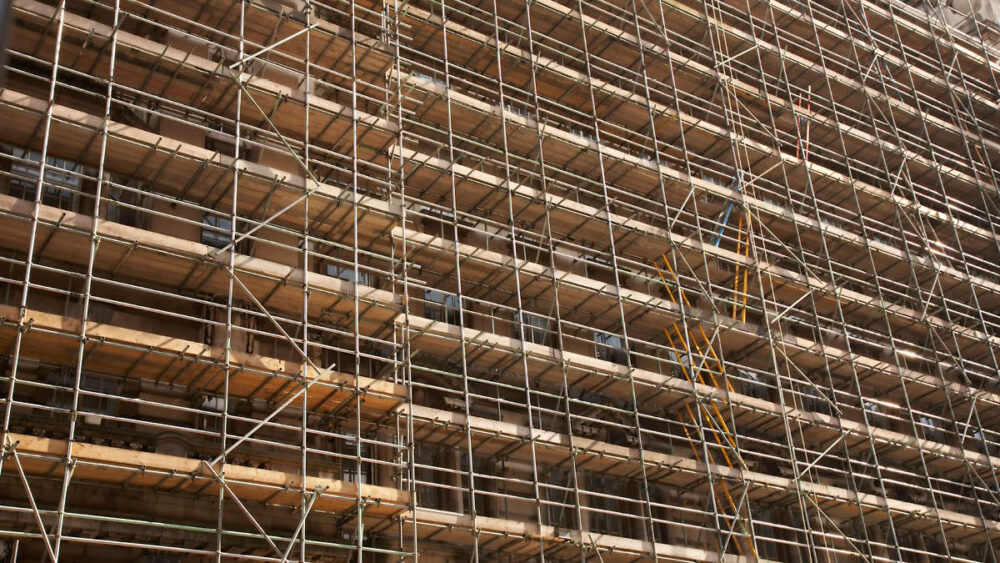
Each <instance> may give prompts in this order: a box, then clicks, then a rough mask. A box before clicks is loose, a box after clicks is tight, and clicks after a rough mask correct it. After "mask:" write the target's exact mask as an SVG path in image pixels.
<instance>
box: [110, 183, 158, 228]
mask: <svg viewBox="0 0 1000 563" xmlns="http://www.w3.org/2000/svg"><path fill="white" fill-rule="evenodd" d="M107 198H108V221H114V222H115V223H121V224H122V225H128V226H129V227H139V228H144V227H145V219H146V214H145V213H143V211H142V209H143V208H145V207H148V205H147V201H146V198H145V197H144V196H143V194H142V192H141V191H139V190H135V189H130V188H120V187H118V186H112V185H109V186H108V191H107Z"/></svg>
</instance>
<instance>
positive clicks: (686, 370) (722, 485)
mask: <svg viewBox="0 0 1000 563" xmlns="http://www.w3.org/2000/svg"><path fill="white" fill-rule="evenodd" d="M743 223H744V217H743V215H742V214H740V217H739V230H738V233H739V234H738V243H737V252H738V253H742V254H743V255H747V254H748V253H749V242H750V241H749V239H748V238H747V239H746V240H745V237H744V234H743V227H744V224H743ZM746 236H747V237H748V236H749V235H746ZM660 256H661V257H662V258H663V265H664V266H665V269H666V270H667V272H668V273H669V275H670V277H671V278H672V279H673V285H674V286H675V287H676V288H677V292H676V295H675V293H674V290H673V289H671V284H670V283H669V282H668V281H667V277H666V276H665V275H664V273H663V270H661V269H660V266H659V264H658V263H657V262H655V261H654V262H653V265H654V266H655V267H656V273H657V274H659V276H660V281H661V282H662V283H663V288H664V289H665V290H666V292H667V295H668V297H669V298H670V300H671V301H673V302H675V303H679V302H683V303H684V305H685V306H687V307H690V306H691V302H690V301H689V300H688V298H687V295H685V294H684V291H683V290H682V289H681V286H680V280H679V279H678V277H677V273H676V271H675V270H674V268H673V267H672V266H671V265H670V261H669V260H668V259H667V256H666V254H661V255H660ZM741 270H742V271H741ZM748 283H749V272H748V271H747V268H737V271H736V276H735V278H734V281H733V307H732V316H733V318H734V319H735V318H737V317H738V316H739V318H740V320H743V321H745V320H746V289H747V284H748ZM663 332H664V334H665V335H666V337H667V343H668V344H669V345H670V347H671V348H673V349H674V350H682V351H683V353H684V354H685V355H686V357H687V362H686V363H685V362H684V361H679V362H678V363H679V364H680V369H681V371H682V372H683V374H684V377H685V378H687V380H688V381H692V382H695V381H697V382H698V383H701V384H704V385H711V386H712V387H716V388H719V389H722V386H720V384H719V381H718V379H717V378H716V375H715V374H716V373H719V374H722V373H723V367H722V361H721V360H720V359H719V357H718V355H716V353H715V350H714V348H713V347H712V344H711V340H710V339H709V338H708V335H707V334H706V333H705V329H704V327H702V326H701V323H699V322H697V321H694V322H692V323H689V328H688V329H686V330H685V329H682V327H681V326H679V323H676V322H675V323H673V324H672V325H671V327H670V328H665V329H663ZM685 333H686V334H685ZM685 336H687V337H685ZM688 342H690V343H691V344H690V346H689V345H688ZM692 348H693V349H694V352H695V353H696V354H697V355H698V357H701V358H705V360H704V362H699V363H707V364H711V365H710V368H709V369H707V370H702V369H701V368H700V367H699V366H698V365H696V364H695V361H694V356H693V355H692ZM706 371H707V373H708V378H707V380H706V378H705V377H704V375H703V374H704V373H705V372H706ZM725 385H726V389H728V390H729V391H733V387H732V385H731V384H730V383H729V380H728V379H726V380H725ZM720 402H721V401H719V400H712V401H710V402H709V404H705V403H703V402H698V403H697V404H698V406H699V409H700V410H701V412H702V417H701V422H699V420H698V416H697V415H696V413H695V411H694V410H693V409H692V408H691V404H690V403H688V404H685V405H684V406H683V407H681V408H679V409H678V410H677V416H678V419H680V420H681V421H687V422H689V423H690V425H691V426H697V427H701V428H702V436H704V435H705V433H710V434H711V435H712V438H714V440H715V442H716V444H718V445H719V447H720V449H719V451H720V453H721V454H722V458H723V459H724V460H725V463H726V465H727V466H729V467H730V468H736V467H737V465H738V466H739V467H744V466H745V464H744V463H743V459H742V457H741V456H740V453H739V448H737V447H736V442H735V440H734V438H733V434H732V432H731V431H730V429H729V425H727V424H726V419H725V417H724V416H723V414H722V411H721V410H720V409H719V403H720ZM709 405H710V406H709ZM723 406H725V403H723ZM683 428H684V434H685V436H687V439H688V443H689V445H690V446H691V452H692V454H693V455H694V457H695V458H696V459H698V458H700V456H699V455H698V448H697V446H696V440H698V437H697V436H692V435H691V432H690V430H689V429H688V428H689V427H688V426H684V427H683ZM704 439H707V437H704ZM705 453H706V456H707V458H708V459H705V460H704V461H705V462H706V463H708V464H713V465H714V464H715V463H716V457H715V455H713V454H712V450H711V449H709V448H707V447H706V448H705ZM713 491H714V495H715V502H716V506H718V507H719V510H720V511H723V510H728V514H729V515H730V516H731V517H732V526H731V527H730V528H729V531H730V533H732V531H733V529H734V528H735V527H736V525H737V524H739V525H740V527H741V528H743V532H744V534H746V536H749V529H748V528H747V526H746V524H745V519H744V518H743V517H742V516H741V512H742V511H741V510H740V509H739V507H738V506H737V504H736V501H734V500H733V495H732V493H731V492H730V490H729V486H728V485H727V484H726V482H725V481H724V480H721V479H720V480H719V483H718V486H716V487H713ZM743 539H744V541H743V542H740V541H736V542H733V543H734V545H735V546H736V549H737V551H738V552H739V554H740V555H745V551H744V549H745V550H746V551H747V552H749V553H750V554H751V555H752V557H753V558H755V559H756V557H757V551H756V549H754V545H753V541H752V540H751V538H750V537H744V538H743Z"/></svg>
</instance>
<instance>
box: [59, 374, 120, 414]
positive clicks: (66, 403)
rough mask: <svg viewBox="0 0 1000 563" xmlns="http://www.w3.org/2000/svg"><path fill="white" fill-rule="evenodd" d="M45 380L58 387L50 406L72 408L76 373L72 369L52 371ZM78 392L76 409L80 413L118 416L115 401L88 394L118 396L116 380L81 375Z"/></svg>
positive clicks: (118, 388)
mask: <svg viewBox="0 0 1000 563" xmlns="http://www.w3.org/2000/svg"><path fill="white" fill-rule="evenodd" d="M47 379H48V383H49V384H51V385H56V386H58V387H60V389H58V390H56V392H55V397H53V401H52V406H54V407H58V408H63V409H70V408H73V387H74V386H75V385H76V373H75V372H74V371H73V370H72V369H61V370H53V371H51V372H49V374H48V378H47ZM80 391H81V393H80V398H79V403H78V404H77V407H78V409H79V410H80V411H81V412H84V413H89V414H106V415H115V414H118V400H117V399H112V398H110V397H99V396H95V395H91V394H88V392H90V393H99V394H101V395H111V396H114V395H118V394H119V393H120V391H121V384H120V382H119V381H118V380H117V379H114V378H111V377H105V376H102V375H96V374H92V373H83V374H82V375H81V377H80Z"/></svg>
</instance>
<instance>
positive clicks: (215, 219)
mask: <svg viewBox="0 0 1000 563" xmlns="http://www.w3.org/2000/svg"><path fill="white" fill-rule="evenodd" d="M232 230H233V221H232V219H230V218H229V217H220V216H218V215H211V214H209V213H205V214H204V215H202V217H201V243H202V244H207V245H208V246H214V247H215V248H225V247H226V246H228V245H229V240H230V238H229V236H230V232H231V231H232Z"/></svg>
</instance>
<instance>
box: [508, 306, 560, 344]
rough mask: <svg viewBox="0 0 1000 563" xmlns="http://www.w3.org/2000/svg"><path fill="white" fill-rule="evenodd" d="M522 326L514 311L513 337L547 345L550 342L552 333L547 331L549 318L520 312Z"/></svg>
mask: <svg viewBox="0 0 1000 563" xmlns="http://www.w3.org/2000/svg"><path fill="white" fill-rule="evenodd" d="M521 319H523V320H524V326H523V327H522V326H521V323H520V320H519V319H518V315H517V313H514V338H518V339H521V340H525V341H527V342H533V343H535V344H541V345H542V346H549V345H550V343H551V342H552V335H551V334H550V333H549V320H548V319H547V318H545V317H542V316H539V315H533V314H531V313H527V312H523V313H521Z"/></svg>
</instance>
